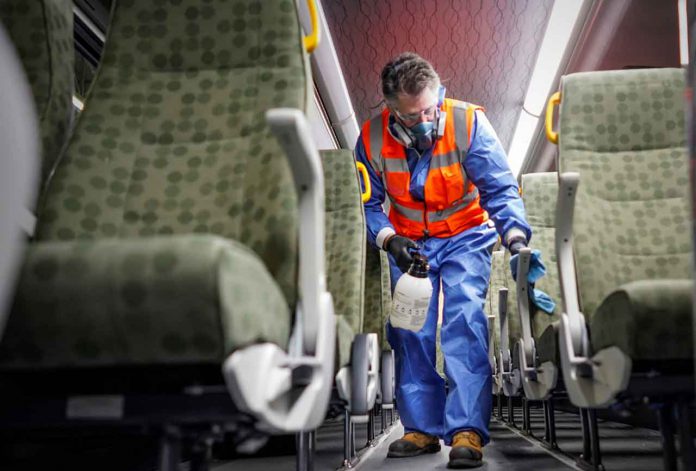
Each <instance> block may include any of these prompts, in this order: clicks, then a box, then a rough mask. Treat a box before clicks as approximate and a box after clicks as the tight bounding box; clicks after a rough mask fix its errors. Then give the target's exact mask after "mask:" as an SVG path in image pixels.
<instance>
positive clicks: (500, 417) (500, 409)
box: [498, 393, 503, 420]
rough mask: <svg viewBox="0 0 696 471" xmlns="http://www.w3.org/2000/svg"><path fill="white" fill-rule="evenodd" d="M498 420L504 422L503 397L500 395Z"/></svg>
mask: <svg viewBox="0 0 696 471" xmlns="http://www.w3.org/2000/svg"><path fill="white" fill-rule="evenodd" d="M498 419H499V420H503V395H502V394H501V393H498Z"/></svg>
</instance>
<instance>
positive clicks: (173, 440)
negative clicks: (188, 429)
mask: <svg viewBox="0 0 696 471" xmlns="http://www.w3.org/2000/svg"><path fill="white" fill-rule="evenodd" d="M180 463H181V429H180V428H179V427H176V426H173V425H168V426H166V427H165V429H164V431H163V433H162V437H161V438H160V444H159V462H158V470H159V471H179V464H180Z"/></svg>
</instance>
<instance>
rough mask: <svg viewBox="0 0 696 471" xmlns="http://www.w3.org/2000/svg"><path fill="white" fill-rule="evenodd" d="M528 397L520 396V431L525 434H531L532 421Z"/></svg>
mask: <svg viewBox="0 0 696 471" xmlns="http://www.w3.org/2000/svg"><path fill="white" fill-rule="evenodd" d="M529 407H530V406H529V399H527V398H526V397H523V398H522V432H524V433H525V434H526V435H531V434H532V423H531V422H532V421H531V417H530V411H529Z"/></svg>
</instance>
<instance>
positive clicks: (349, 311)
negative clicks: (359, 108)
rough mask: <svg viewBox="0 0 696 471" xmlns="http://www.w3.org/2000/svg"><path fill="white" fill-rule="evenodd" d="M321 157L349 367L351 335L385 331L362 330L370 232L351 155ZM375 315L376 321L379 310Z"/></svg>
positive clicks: (342, 354) (329, 252) (341, 340)
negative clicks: (367, 233)
mask: <svg viewBox="0 0 696 471" xmlns="http://www.w3.org/2000/svg"><path fill="white" fill-rule="evenodd" d="M320 154H321V160H322V165H323V169H324V185H325V186H324V188H325V195H326V200H325V208H326V233H325V237H326V275H327V282H326V283H327V285H328V290H329V292H330V293H331V296H333V300H334V312H335V314H336V326H337V332H336V333H337V341H338V364H339V366H345V365H347V364H349V363H350V348H351V344H352V342H353V337H355V335H356V334H358V333H361V332H363V330H364V331H365V332H381V329H380V328H379V326H378V324H376V323H374V322H371V323H367V322H366V323H365V329H363V309H364V305H363V303H364V302H365V300H364V298H365V293H364V291H365V245H366V242H365V239H366V229H365V215H364V213H363V205H362V196H361V193H360V183H359V182H358V171H357V168H356V166H355V159H354V157H353V152H352V151H350V150H345V149H339V150H322V151H321V152H320ZM371 314H372V316H373V317H374V316H375V314H377V315H378V314H379V311H374V312H373V313H371ZM373 324H376V325H373ZM373 329H374V330H373Z"/></svg>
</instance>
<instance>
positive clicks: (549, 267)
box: [522, 172, 562, 338]
mask: <svg viewBox="0 0 696 471" xmlns="http://www.w3.org/2000/svg"><path fill="white" fill-rule="evenodd" d="M557 195H558V174H557V173H556V172H547V173H528V174H525V175H522V200H523V201H524V208H525V210H526V212H527V221H528V222H529V225H530V226H532V233H533V234H534V237H533V239H532V247H533V248H535V249H539V250H540V251H541V254H542V259H543V261H544V265H545V266H546V275H544V276H543V277H542V278H541V279H540V280H539V281H537V282H536V284H535V287H536V288H538V289H540V290H542V291H544V292H545V293H546V294H548V295H549V296H550V297H551V298H552V299H553V300H554V301H556V308H555V309H554V312H553V313H546V312H544V311H542V310H540V309H536V308H535V306H534V305H533V304H531V303H530V314H531V315H532V335H533V336H534V338H539V336H540V335H541V334H542V333H543V332H544V330H545V329H546V328H547V327H548V326H549V325H551V324H552V323H554V322H556V321H558V320H559V318H560V315H561V309H562V307H561V305H562V303H561V289H560V281H559V278H558V265H557V262H556V245H555V232H556V227H555V215H556V197H557Z"/></svg>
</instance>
